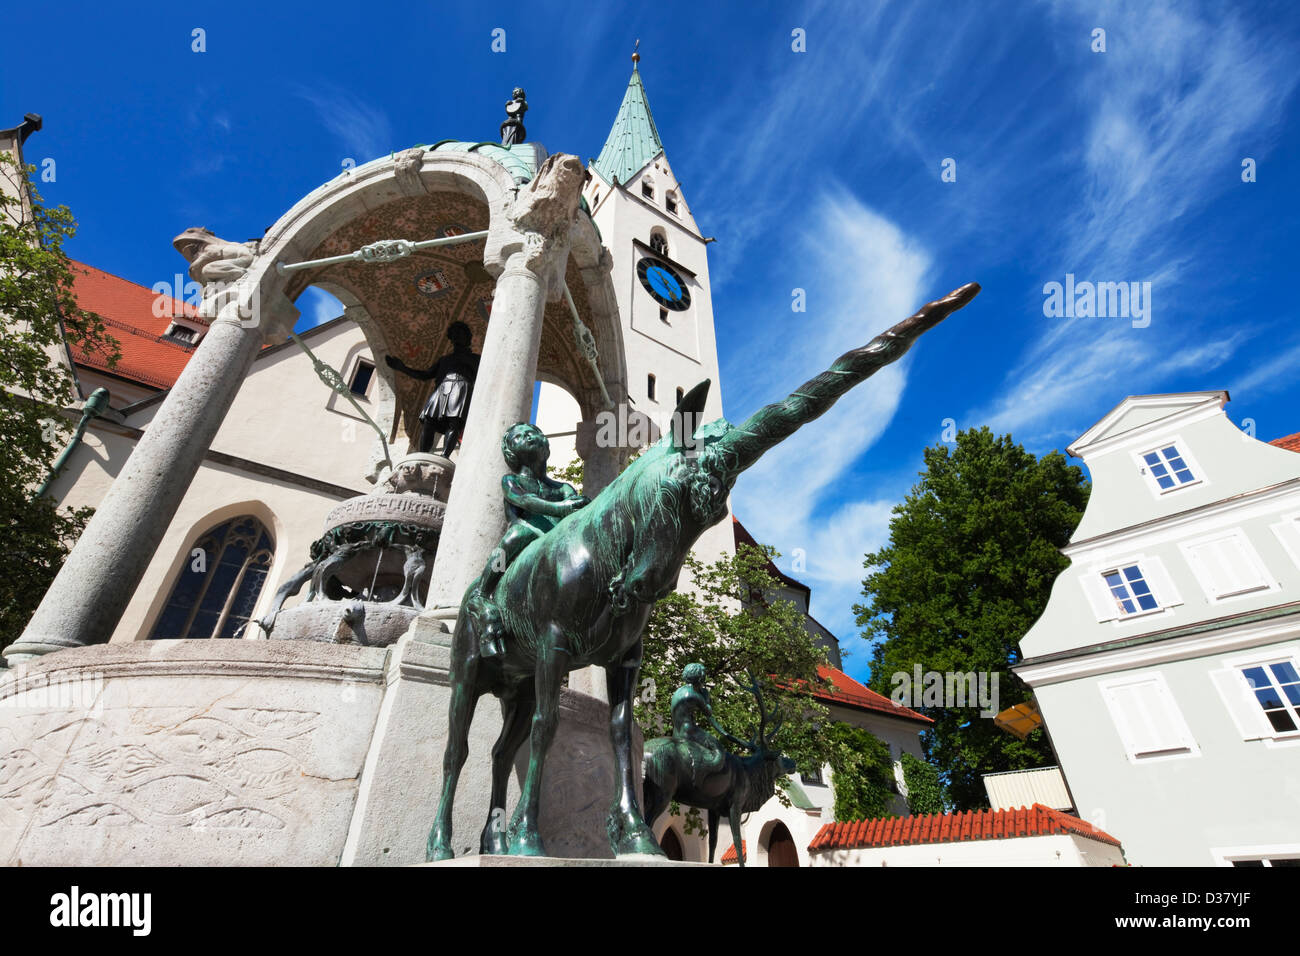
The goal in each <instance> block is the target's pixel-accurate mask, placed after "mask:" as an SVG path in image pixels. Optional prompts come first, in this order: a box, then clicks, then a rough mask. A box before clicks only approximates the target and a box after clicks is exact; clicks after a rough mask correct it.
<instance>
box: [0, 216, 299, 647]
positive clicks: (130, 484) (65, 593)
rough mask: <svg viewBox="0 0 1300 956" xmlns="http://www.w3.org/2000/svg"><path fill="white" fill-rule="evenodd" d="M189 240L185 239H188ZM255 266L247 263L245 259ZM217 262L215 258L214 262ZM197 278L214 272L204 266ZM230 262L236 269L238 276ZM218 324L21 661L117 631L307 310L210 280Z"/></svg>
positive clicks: (46, 608)
mask: <svg viewBox="0 0 1300 956" xmlns="http://www.w3.org/2000/svg"><path fill="white" fill-rule="evenodd" d="M178 242H179V240H178ZM243 265H245V266H246V264H243ZM210 266H211V263H209V264H208V267H210ZM195 269H199V270H200V271H199V274H198V275H195V274H194V272H195V270H194V269H192V270H191V275H193V276H194V278H195V279H201V278H207V277H208V273H206V272H203V271H202V269H201V268H200V267H199V266H197V265H196V267H195ZM228 270H229V264H228V263H227V273H226V274H227V275H230V272H229V271H228ZM203 312H204V314H205V315H208V314H210V315H214V316H216V318H214V319H213V320H212V325H211V327H210V329H209V330H208V333H207V335H205V336H204V337H203V341H202V342H201V343H200V344H199V347H198V349H197V350H196V351H195V353H194V355H193V356H191V358H190V360H189V362H188V363H187V364H186V366H185V370H184V371H183V372H182V373H181V375H180V378H178V379H177V380H176V384H175V385H174V386H172V388H171V390H170V391H169V392H168V393H167V398H166V400H165V401H164V402H163V404H162V407H161V408H159V409H158V413H157V415H156V416H155V417H154V420H153V422H152V423H150V425H149V426H148V428H146V429H145V433H144V435H143V436H142V437H141V439H140V441H139V443H138V444H137V445H136V447H135V450H134V451H133V452H132V453H131V456H130V457H129V458H128V459H127V460H126V463H125V464H124V465H123V467H122V471H121V473H120V474H119V475H118V477H117V480H116V481H114V482H113V484H112V486H111V487H110V488H109V490H108V494H107V495H105V496H104V500H103V501H102V502H100V504H99V507H98V508H97V509H96V511H95V515H94V517H93V518H91V520H90V523H89V524H87V525H86V530H85V531H84V532H83V533H82V535H81V537H80V538H79V539H78V541H77V543H76V546H75V547H73V549H72V552H71V553H70V554H69V555H68V558H67V560H66V561H65V562H64V564H63V568H62V569H61V570H60V571H59V574H58V576H57V577H55V579H54V582H53V583H52V584H51V585H50V589H49V590H48V591H47V592H46V594H45V598H44V600H42V601H41V604H40V606H39V607H38V608H37V609H36V613H35V614H34V615H32V619H31V621H30V622H28V624H27V629H26V630H25V631H24V632H23V634H22V636H21V637H20V638H19V639H18V640H17V641H16V642H15V643H14V644H11V645H10V646H9V647H8V648H6V649H5V652H4V653H5V657H6V658H7V659H8V661H9V662H10V663H11V664H12V663H15V662H16V661H19V660H25V659H27V658H30V657H34V656H36V655H39V654H46V653H49V652H50V651H56V650H61V649H63V648H68V647H79V646H82V645H86V644H102V643H105V642H107V641H108V639H109V638H110V637H111V636H112V634H113V631H114V629H115V628H116V627H117V624H118V622H119V621H120V620H121V618H122V614H123V612H124V611H125V610H126V606H127V604H128V603H129V602H130V600H131V598H132V596H133V595H134V594H135V589H136V587H137V586H138V585H139V583H140V579H141V578H142V577H143V576H144V572H145V570H146V569H147V568H148V566H149V562H150V561H151V560H153V556H154V552H155V550H156V549H157V547H158V544H159V542H160V541H161V540H162V537H163V534H164V532H166V530H167V526H168V525H169V524H170V523H171V520H172V518H173V517H174V516H175V514H176V509H177V508H178V507H179V506H180V502H181V499H182V498H183V497H184V495H185V492H186V490H187V489H188V488H189V486H190V482H191V480H193V478H194V474H195V472H197V471H198V468H199V465H200V463H201V462H202V460H203V456H204V455H205V454H206V453H207V451H208V448H209V447H210V446H211V444H212V439H213V437H214V436H215V435H216V433H217V429H218V428H219V427H220V426H221V422H222V420H223V419H224V418H225V415H226V412H227V410H229V408H230V405H231V402H233V401H234V398H235V395H236V393H237V392H238V391H239V387H240V385H241V384H243V381H244V376H245V375H246V374H247V372H248V369H249V366H250V365H251V364H252V362H253V359H254V358H255V357H256V356H257V353H258V352H259V351H260V349H261V348H262V344H263V342H264V341H269V340H277V341H278V340H279V339H280V338H283V337H284V336H285V335H287V334H288V329H289V328H292V325H293V322H294V320H295V319H296V318H297V316H298V310H297V309H295V308H294V307H293V305H292V304H291V303H290V302H289V301H288V300H287V299H284V298H283V297H280V298H279V301H278V302H275V303H274V304H269V303H266V302H265V301H263V300H262V298H261V290H260V289H256V288H252V289H250V288H249V287H247V286H244V285H242V284H241V283H239V282H236V283H235V284H234V285H222V283H221V282H218V281H212V282H209V285H208V287H207V288H206V289H205V299H204V307H203Z"/></svg>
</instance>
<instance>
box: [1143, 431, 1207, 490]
mask: <svg viewBox="0 0 1300 956" xmlns="http://www.w3.org/2000/svg"><path fill="white" fill-rule="evenodd" d="M1142 463H1143V465H1144V466H1145V471H1146V473H1147V475H1148V476H1150V478H1151V480H1152V481H1153V482H1155V485H1156V487H1157V488H1158V489H1159V490H1160V493H1161V494H1164V493H1165V492H1167V491H1175V490H1176V489H1178V488H1182V487H1185V486H1186V485H1192V484H1195V483H1196V482H1197V481H1199V480H1200V479H1199V478H1198V477H1197V475H1196V473H1195V471H1194V470H1193V468H1192V465H1191V463H1190V462H1189V461H1188V460H1187V456H1186V455H1184V454H1182V453H1181V452H1180V451H1179V450H1178V446H1177V445H1176V444H1172V443H1171V444H1168V445H1161V446H1160V447H1159V448H1155V449H1153V450H1151V451H1148V452H1144V453H1143V454H1142Z"/></svg>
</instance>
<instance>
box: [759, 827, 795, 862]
mask: <svg viewBox="0 0 1300 956" xmlns="http://www.w3.org/2000/svg"><path fill="white" fill-rule="evenodd" d="M767 865H768V866H798V865H799V851H798V850H797V849H795V845H794V837H792V836H790V831H789V830H787V829H786V826H785V824H784V823H778V824H777V825H776V826H775V827H774V828H773V830H772V837H771V839H769V840H768V841H767Z"/></svg>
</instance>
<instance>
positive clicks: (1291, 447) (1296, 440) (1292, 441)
mask: <svg viewBox="0 0 1300 956" xmlns="http://www.w3.org/2000/svg"><path fill="white" fill-rule="evenodd" d="M1269 444H1270V445H1277V447H1278V448H1285V449H1286V450H1287V451H1297V452H1300V432H1296V433H1295V434H1294V435H1283V436H1282V437H1281V438H1274V439H1273V440H1272V441H1271V442H1269Z"/></svg>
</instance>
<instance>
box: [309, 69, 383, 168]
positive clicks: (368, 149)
mask: <svg viewBox="0 0 1300 956" xmlns="http://www.w3.org/2000/svg"><path fill="white" fill-rule="evenodd" d="M293 93H294V95H296V96H298V97H299V98H301V99H303V100H306V101H307V102H308V103H310V104H311V106H312V108H313V109H315V110H316V115H317V116H318V117H320V121H321V124H322V125H323V126H324V127H325V129H326V130H328V131H329V133H330V134H331V135H332V136H334V137H335V138H336V139H337V140H338V141H339V145H340V147H341V148H342V149H343V151H344V154H345V155H346V156H348V157H350V158H352V159H354V160H356V161H357V163H358V164H360V163H365V162H369V161H370V160H372V159H374V158H375V157H376V156H382V155H383V154H385V153H388V152H391V151H392V149H393V145H394V143H393V132H392V126H391V125H390V123H389V121H388V116H387V115H386V114H385V113H384V111H383V110H381V109H379V108H377V107H375V106H372V105H370V104H369V103H367V102H365V101H364V100H362V99H361V98H360V97H358V96H356V95H355V94H354V93H351V92H349V91H347V90H344V89H341V88H340V87H337V86H334V85H333V84H330V83H317V84H316V85H314V86H303V85H297V86H295V87H294V89H293Z"/></svg>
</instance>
